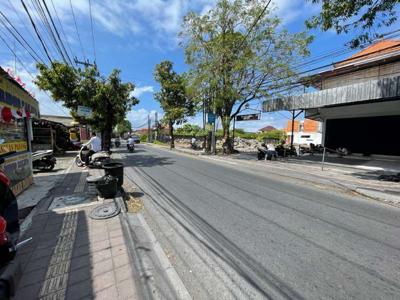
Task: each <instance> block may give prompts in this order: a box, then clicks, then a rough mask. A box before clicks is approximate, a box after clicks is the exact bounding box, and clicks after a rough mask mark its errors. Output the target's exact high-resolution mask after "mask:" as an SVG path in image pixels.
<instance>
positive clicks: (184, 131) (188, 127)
mask: <svg viewBox="0 0 400 300" xmlns="http://www.w3.org/2000/svg"><path fill="white" fill-rule="evenodd" d="M176 134H179V135H185V136H196V137H200V136H204V135H205V134H206V132H205V131H204V130H203V129H202V128H201V127H200V126H198V125H193V124H184V125H183V126H182V127H179V128H177V129H176Z"/></svg>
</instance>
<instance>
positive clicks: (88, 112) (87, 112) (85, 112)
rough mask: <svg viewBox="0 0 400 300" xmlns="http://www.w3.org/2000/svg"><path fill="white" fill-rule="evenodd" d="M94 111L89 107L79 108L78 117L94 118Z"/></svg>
mask: <svg viewBox="0 0 400 300" xmlns="http://www.w3.org/2000/svg"><path fill="white" fill-rule="evenodd" d="M92 113H93V111H92V109H91V108H90V107H87V106H78V111H77V115H78V116H80V117H85V118H90V117H91V116H92Z"/></svg>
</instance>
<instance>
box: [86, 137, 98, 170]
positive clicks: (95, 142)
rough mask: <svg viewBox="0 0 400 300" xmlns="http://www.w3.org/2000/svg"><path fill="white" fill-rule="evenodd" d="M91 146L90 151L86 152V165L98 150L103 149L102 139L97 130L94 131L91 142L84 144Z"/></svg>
mask: <svg viewBox="0 0 400 300" xmlns="http://www.w3.org/2000/svg"><path fill="white" fill-rule="evenodd" d="M89 145H90V146H91V149H90V150H89V152H88V153H87V154H86V158H85V164H86V166H88V165H89V163H90V158H91V157H92V155H93V154H94V153H96V152H99V151H101V139H100V138H99V137H97V136H96V133H95V132H92V138H91V139H90V140H89V142H87V143H86V144H85V145H84V146H86V147H88V146H89Z"/></svg>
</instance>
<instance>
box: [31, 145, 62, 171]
mask: <svg viewBox="0 0 400 300" xmlns="http://www.w3.org/2000/svg"><path fill="white" fill-rule="evenodd" d="M56 162H57V160H56V158H55V157H54V154H53V150H46V151H37V152H35V153H33V154H32V166H33V168H34V169H38V170H42V171H51V170H53V169H54V166H55V165H56Z"/></svg>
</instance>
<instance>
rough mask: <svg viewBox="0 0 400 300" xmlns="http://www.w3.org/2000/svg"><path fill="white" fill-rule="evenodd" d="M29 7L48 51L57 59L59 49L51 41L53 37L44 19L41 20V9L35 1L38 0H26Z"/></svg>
mask: <svg viewBox="0 0 400 300" xmlns="http://www.w3.org/2000/svg"><path fill="white" fill-rule="evenodd" d="M24 1H25V4H26V7H27V9H28V10H29V12H30V14H31V16H32V20H33V21H34V22H35V25H36V27H37V29H38V32H39V33H40V35H41V37H42V40H43V43H44V44H45V46H46V48H47V51H48V52H49V54H50V57H52V59H57V54H54V53H56V52H58V51H57V49H56V48H55V47H54V44H53V43H52V42H51V41H52V37H51V36H50V35H49V33H48V31H47V29H46V26H45V24H44V23H43V21H41V19H42V18H41V15H40V11H39V9H38V8H37V3H35V1H37V0H30V3H29V2H28V0H24Z"/></svg>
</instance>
